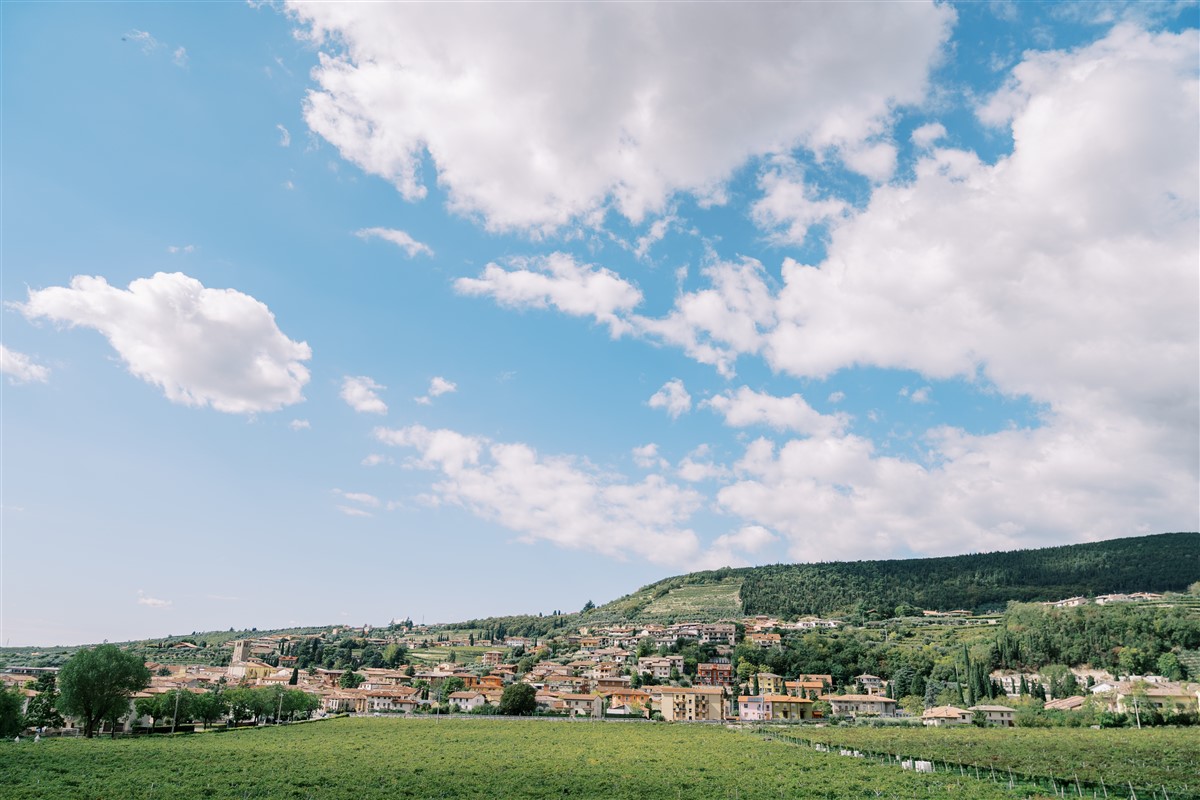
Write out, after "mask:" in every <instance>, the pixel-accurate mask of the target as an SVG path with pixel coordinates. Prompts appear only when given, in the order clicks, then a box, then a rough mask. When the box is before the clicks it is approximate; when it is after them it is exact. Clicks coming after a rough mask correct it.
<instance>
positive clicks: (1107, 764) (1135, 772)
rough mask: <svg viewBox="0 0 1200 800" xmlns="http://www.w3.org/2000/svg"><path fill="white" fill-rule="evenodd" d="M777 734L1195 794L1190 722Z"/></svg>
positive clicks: (1198, 784)
mask: <svg viewBox="0 0 1200 800" xmlns="http://www.w3.org/2000/svg"><path fill="white" fill-rule="evenodd" d="M783 735H784V736H785V737H787V738H790V739H791V740H793V741H796V742H801V743H804V744H808V745H810V746H811V745H822V746H825V747H828V748H831V749H835V750H840V749H841V748H852V749H855V750H858V751H860V752H863V753H873V754H878V755H881V756H885V757H886V756H892V757H893V759H894V758H895V757H897V756H898V757H899V758H900V760H903V759H905V758H909V759H927V760H929V761H931V762H934V763H936V764H938V765H944V766H947V767H950V768H963V769H962V771H963V772H967V773H971V774H975V771H976V770H978V771H980V774H982V775H984V776H987V777H989V778H991V777H992V776H995V775H999V776H1000V777H1001V779H1002V782H1004V783H1007V782H1008V778H1009V776H1010V773H1011V774H1012V775H1015V776H1017V777H1021V776H1024V777H1026V778H1029V779H1032V781H1033V782H1034V783H1036V784H1039V785H1045V786H1052V785H1059V786H1067V785H1069V786H1070V791H1071V793H1072V796H1078V795H1080V794H1083V796H1086V797H1091V796H1092V791H1093V789H1091V788H1089V789H1088V790H1087V791H1086V793H1084V792H1083V790H1082V788H1083V787H1094V790H1095V791H1096V792H1097V793H1098V794H1100V796H1111V797H1113V798H1116V797H1121V798H1128V797H1130V796H1131V795H1133V794H1136V796H1137V797H1139V798H1142V800H1150V799H1151V798H1153V797H1158V798H1164V797H1165V798H1175V800H1180V798H1189V797H1200V770H1198V769H1197V765H1198V764H1200V730H1195V729H1192V728H1155V729H1146V730H1128V729H1126V730H1120V729H1112V730H1092V729H1090V728H1056V729H1047V728H1014V729H996V728H976V727H973V726H970V727H967V726H964V727H961V728H906V727H879V728H867V727H853V728H841V727H831V728H814V727H805V728H804V729H802V730H795V729H793V730H790V731H783ZM939 768H940V767H939ZM1077 786H1078V787H1079V788H1077Z"/></svg>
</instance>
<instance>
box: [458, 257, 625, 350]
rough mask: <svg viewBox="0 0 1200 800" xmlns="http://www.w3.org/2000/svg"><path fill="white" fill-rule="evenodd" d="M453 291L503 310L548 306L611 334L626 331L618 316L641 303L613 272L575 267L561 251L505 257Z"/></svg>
mask: <svg viewBox="0 0 1200 800" xmlns="http://www.w3.org/2000/svg"><path fill="white" fill-rule="evenodd" d="M454 288H455V290H456V291H458V292H459V293H460V294H467V295H490V296H491V297H494V298H495V300H496V302H498V303H500V304H501V305H503V306H510V307H516V308H546V307H547V306H554V307H555V308H557V309H558V310H559V311H562V312H563V313H566V314H570V315H571V316H575V317H588V316H590V317H593V318H594V319H595V320H596V321H597V322H602V323H604V324H606V325H608V326H609V329H610V330H611V331H612V334H613V335H614V336H617V335H619V334H621V333H622V332H625V331H626V330H628V329H629V325H628V323H626V322H625V321H624V320H622V319H621V318H620V317H619V316H618V315H619V314H621V313H623V312H627V311H629V310H631V309H633V308H634V307H635V306H637V304H638V303H640V302H641V301H642V293H641V292H640V291H639V290H638V289H637V287H636V286H634V285H633V284H631V283H629V282H628V281H626V280H624V279H623V278H621V277H620V276H619V275H617V274H616V273H615V272H613V271H611V270H608V269H604V268H603V267H597V266H594V265H590V264H577V263H576V262H575V259H574V258H573V257H572V256H570V255H568V254H566V253H553V254H551V255H548V256H539V257H533V258H514V259H510V260H509V261H508V268H507V269H506V268H505V267H501V266H500V265H498V264H495V263H491V264H488V265H487V266H486V267H485V268H484V270H483V273H482V274H481V275H480V276H479V277H478V278H459V279H458V280H457V281H455V282H454Z"/></svg>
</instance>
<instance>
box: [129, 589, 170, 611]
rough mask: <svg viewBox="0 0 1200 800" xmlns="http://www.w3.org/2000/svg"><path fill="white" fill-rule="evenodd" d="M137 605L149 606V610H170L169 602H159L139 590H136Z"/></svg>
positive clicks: (157, 599) (159, 600)
mask: <svg viewBox="0 0 1200 800" xmlns="http://www.w3.org/2000/svg"><path fill="white" fill-rule="evenodd" d="M137 594H138V596H137V603H138V605H139V606H149V607H150V608H170V607H171V601H170V600H161V599H159V598H157V597H151V596H150V595H148V594H146V593H145V592H144V591H142V590H141V589H138V593H137Z"/></svg>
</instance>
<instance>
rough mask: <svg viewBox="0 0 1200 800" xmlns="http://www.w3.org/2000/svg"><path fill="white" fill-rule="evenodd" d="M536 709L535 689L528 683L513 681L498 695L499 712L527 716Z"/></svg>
mask: <svg viewBox="0 0 1200 800" xmlns="http://www.w3.org/2000/svg"><path fill="white" fill-rule="evenodd" d="M536 709H537V690H536V689H534V688H533V687H532V686H530V685H529V684H528V683H514V684H511V685H509V686H507V687H505V689H504V694H502V695H501V696H500V713H501V714H508V715H512V716H519V717H527V716H530V715H532V714H533V712H534V711H535V710H536Z"/></svg>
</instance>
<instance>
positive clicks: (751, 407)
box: [703, 386, 915, 436]
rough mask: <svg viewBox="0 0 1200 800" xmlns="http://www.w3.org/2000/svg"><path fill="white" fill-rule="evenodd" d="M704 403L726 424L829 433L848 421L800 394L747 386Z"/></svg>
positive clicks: (738, 426)
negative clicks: (780, 393) (787, 394)
mask: <svg viewBox="0 0 1200 800" xmlns="http://www.w3.org/2000/svg"><path fill="white" fill-rule="evenodd" d="M914 402H915V401H914ZM703 405H705V406H708V407H709V408H711V409H712V410H714V411H716V412H717V413H718V414H721V415H722V416H724V417H725V424H726V425H729V426H731V427H735V428H747V427H750V426H752V425H766V426H768V427H771V428H774V429H775V430H777V431H784V430H790V431H795V432H796V433H803V434H808V435H811V436H829V435H833V434H837V433H840V432H841V431H842V430H843V429H844V428H845V427H846V425H847V424H849V418H848V417H847V416H846V415H845V414H840V413H839V414H832V415H827V414H822V413H820V412H819V411H816V410H815V409H813V407H812V406H810V405H809V404H808V403H807V402H806V401H805V399H804V398H803V397H802V396H801V395H799V394H793V395H791V396H790V397H777V396H775V395H771V394H766V393H764V392H756V391H754V390H753V389H751V388H750V387H748V386H743V387H741V388H740V389H738V390H737V391H736V392H725V393H724V394H719V395H717V396H715V397H712V398H710V399H708V400H705V401H704V403H703Z"/></svg>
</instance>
